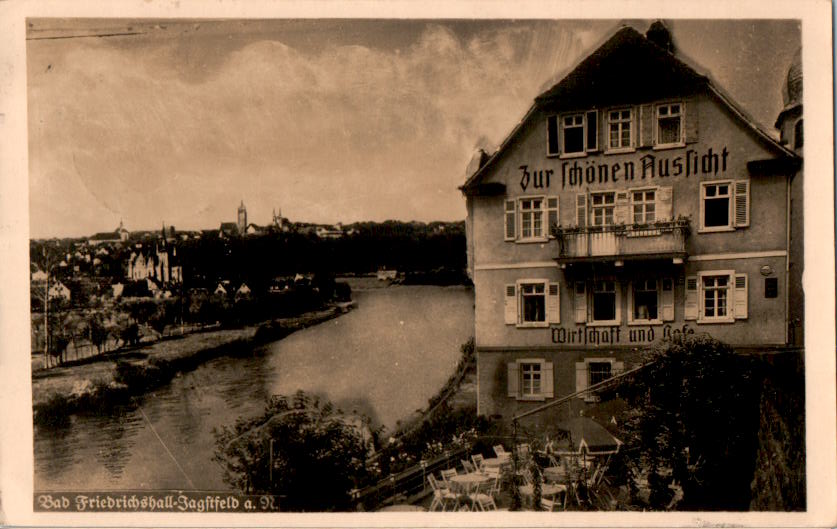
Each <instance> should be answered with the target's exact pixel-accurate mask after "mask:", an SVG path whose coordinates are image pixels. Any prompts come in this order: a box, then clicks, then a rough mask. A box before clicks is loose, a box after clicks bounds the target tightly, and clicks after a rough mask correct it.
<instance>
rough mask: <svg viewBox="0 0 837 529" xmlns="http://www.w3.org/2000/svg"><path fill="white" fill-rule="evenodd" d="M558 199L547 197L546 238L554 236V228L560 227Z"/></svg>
mask: <svg viewBox="0 0 837 529" xmlns="http://www.w3.org/2000/svg"><path fill="white" fill-rule="evenodd" d="M558 218H559V217H558V197H546V226H545V227H544V228H545V229H546V233H544V237H551V236H552V228H553V227H555V226H557V225H558Z"/></svg>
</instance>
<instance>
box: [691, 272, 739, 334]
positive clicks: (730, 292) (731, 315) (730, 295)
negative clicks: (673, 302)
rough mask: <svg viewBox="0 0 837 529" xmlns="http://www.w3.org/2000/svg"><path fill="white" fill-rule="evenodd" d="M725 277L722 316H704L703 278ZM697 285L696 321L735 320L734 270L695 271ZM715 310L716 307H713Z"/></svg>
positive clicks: (722, 321) (730, 321) (716, 321)
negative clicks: (723, 313)
mask: <svg viewBox="0 0 837 529" xmlns="http://www.w3.org/2000/svg"><path fill="white" fill-rule="evenodd" d="M707 277H726V278H727V286H726V307H727V313H726V315H724V316H706V307H705V302H706V299H705V289H704V285H703V280H704V278H707ZM697 280H698V281H697V283H698V284H697V287H698V318H697V322H698V323H734V322H735V270H706V271H703V272H698V273H697ZM715 310H716V311H717V307H716V308H715Z"/></svg>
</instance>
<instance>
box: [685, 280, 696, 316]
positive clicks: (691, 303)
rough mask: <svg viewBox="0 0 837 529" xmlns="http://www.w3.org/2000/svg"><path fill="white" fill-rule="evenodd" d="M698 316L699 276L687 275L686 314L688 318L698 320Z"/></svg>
mask: <svg viewBox="0 0 837 529" xmlns="http://www.w3.org/2000/svg"><path fill="white" fill-rule="evenodd" d="M697 317H698V278H697V276H688V277H686V315H685V319H687V320H696V319H697Z"/></svg>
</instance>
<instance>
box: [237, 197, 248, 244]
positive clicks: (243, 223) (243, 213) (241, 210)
mask: <svg viewBox="0 0 837 529" xmlns="http://www.w3.org/2000/svg"><path fill="white" fill-rule="evenodd" d="M246 230H247V208H245V207H244V201H243V200H242V201H241V205H240V206H238V233H239V234H240V235H244V233H245V231H246Z"/></svg>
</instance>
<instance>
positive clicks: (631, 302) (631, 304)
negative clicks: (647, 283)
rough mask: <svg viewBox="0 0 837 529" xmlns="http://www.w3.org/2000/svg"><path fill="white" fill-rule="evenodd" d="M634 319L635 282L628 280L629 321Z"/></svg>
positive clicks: (631, 321)
mask: <svg viewBox="0 0 837 529" xmlns="http://www.w3.org/2000/svg"><path fill="white" fill-rule="evenodd" d="M633 321H634V282H633V281H629V282H628V323H633Z"/></svg>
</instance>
